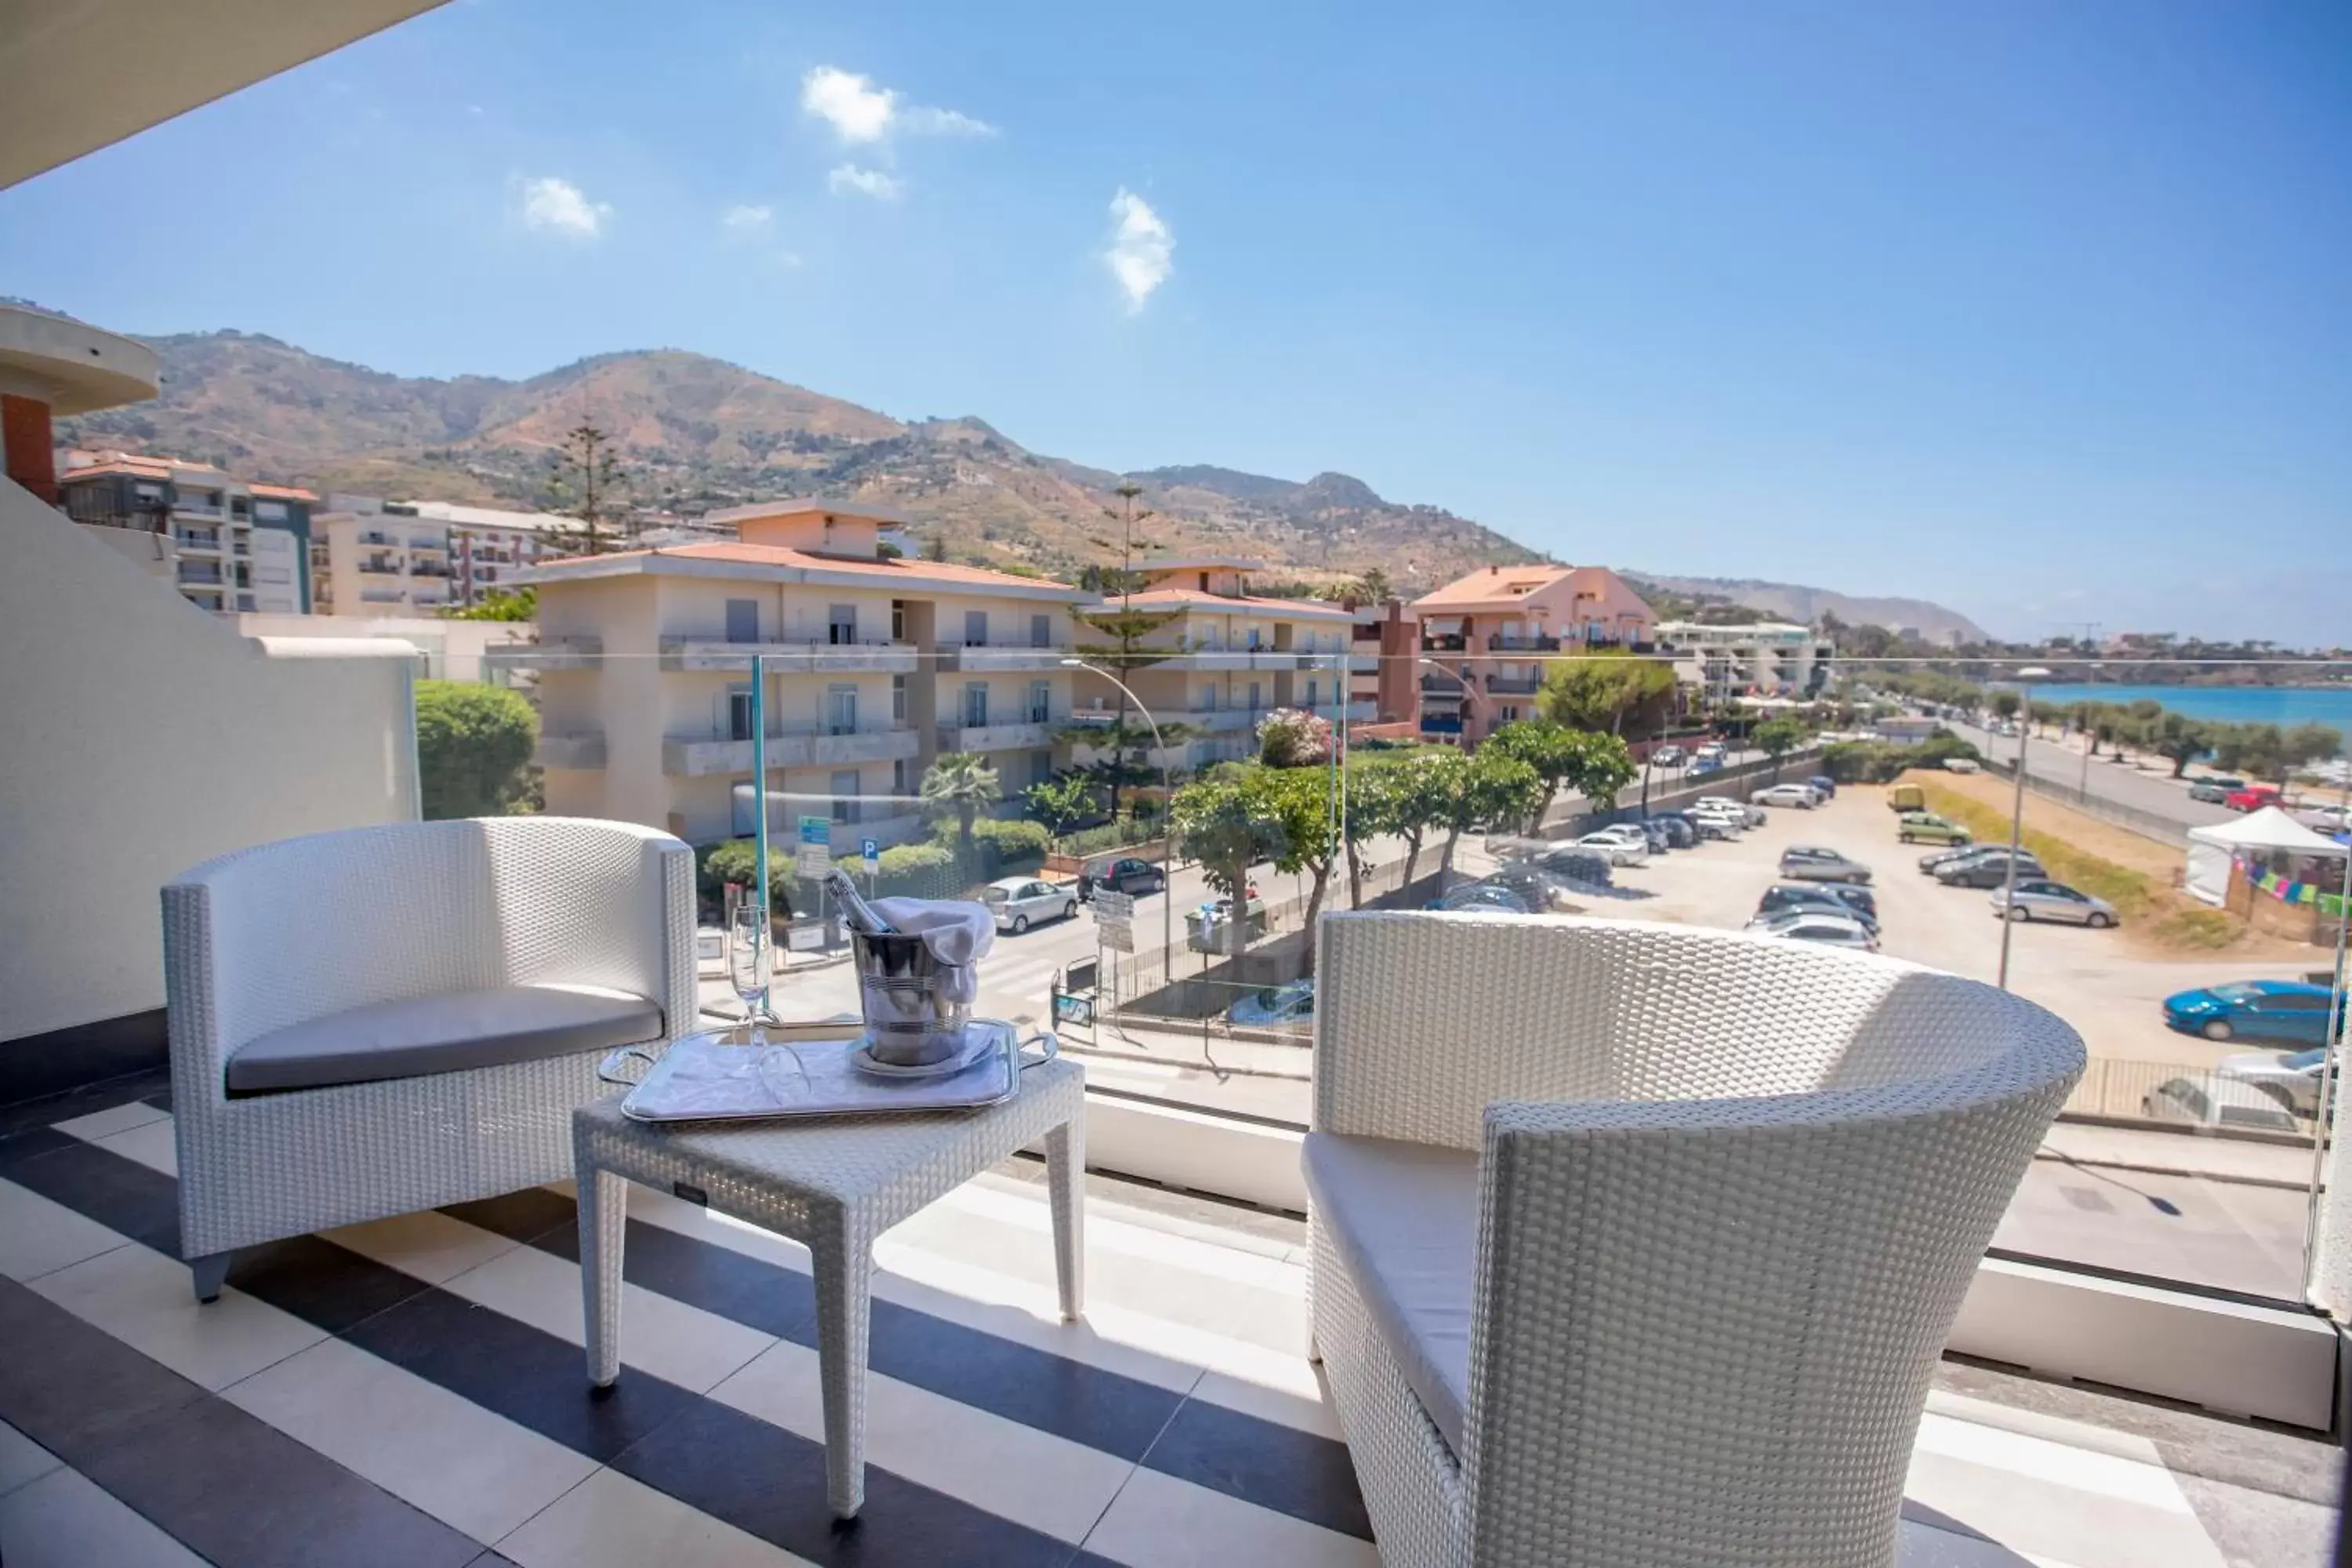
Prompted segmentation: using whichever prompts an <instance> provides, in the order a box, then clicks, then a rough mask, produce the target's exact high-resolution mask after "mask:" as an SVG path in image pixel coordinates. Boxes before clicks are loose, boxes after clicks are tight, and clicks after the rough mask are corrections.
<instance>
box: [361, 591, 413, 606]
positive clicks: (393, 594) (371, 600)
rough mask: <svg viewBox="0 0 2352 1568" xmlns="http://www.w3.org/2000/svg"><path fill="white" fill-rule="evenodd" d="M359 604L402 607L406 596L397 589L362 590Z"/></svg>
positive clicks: (406, 598) (405, 601)
mask: <svg viewBox="0 0 2352 1568" xmlns="http://www.w3.org/2000/svg"><path fill="white" fill-rule="evenodd" d="M360 602H361V603H362V604H363V605H404V604H406V603H407V602H408V595H406V594H405V593H404V592H403V591H401V590H400V589H398V588H362V589H361V590H360Z"/></svg>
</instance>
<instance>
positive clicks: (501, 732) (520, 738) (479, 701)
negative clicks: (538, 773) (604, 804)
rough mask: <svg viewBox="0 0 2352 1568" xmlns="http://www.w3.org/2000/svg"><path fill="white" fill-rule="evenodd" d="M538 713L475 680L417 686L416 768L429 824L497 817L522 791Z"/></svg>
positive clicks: (535, 740) (513, 805)
mask: <svg viewBox="0 0 2352 1568" xmlns="http://www.w3.org/2000/svg"><path fill="white" fill-rule="evenodd" d="M538 743H539V715H538V714H537V713H535V712H533V711H532V710H531V706H530V703H529V702H527V701H525V700H523V698H522V697H521V696H520V694H519V693H517V692H513V691H509V690H508V689H506V688H505V687H503V686H484V685H481V684H479V683H478V682H475V681H461V680H420V681H418V682H417V683H416V766H417V774H418V784H419V785H420V787H421V791H422V794H423V795H424V815H425V818H426V820H428V821H446V820H448V819H449V818H452V817H460V816H506V815H507V814H509V812H511V811H513V810H514V809H515V808H516V806H517V805H518V803H519V802H520V801H521V800H522V798H523V797H524V795H526V794H527V792H528V789H529V780H528V778H527V777H526V773H525V770H526V769H528V768H529V767H530V753H531V749H532V748H533V747H534V746H536V745H537V744H538Z"/></svg>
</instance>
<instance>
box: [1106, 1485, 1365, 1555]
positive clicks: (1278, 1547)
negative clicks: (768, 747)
mask: <svg viewBox="0 0 2352 1568" xmlns="http://www.w3.org/2000/svg"><path fill="white" fill-rule="evenodd" d="M1086 1547H1087V1551H1089V1552H1099V1553H1100V1554H1102V1555H1103V1556H1105V1557H1108V1558H1112V1559H1114V1560H1116V1561H1118V1562H1119V1563H1126V1564H1127V1568H1235V1565H1236V1564H1239V1563H1281V1564H1283V1568H1378V1565H1379V1563H1380V1555H1379V1553H1378V1552H1374V1551H1373V1550H1372V1543H1371V1542H1369V1541H1359V1540H1357V1539H1356V1538H1355V1537H1354V1536H1352V1535H1341V1534H1340V1533H1339V1532H1338V1531H1330V1530H1325V1529H1323V1528H1322V1527H1321V1526H1320V1525H1313V1524H1308V1523H1307V1522H1306V1521H1304V1520H1297V1519H1293V1518H1291V1517H1290V1516H1289V1515H1288V1514H1286V1513H1276V1512H1275V1511H1274V1510H1272V1509H1267V1508H1260V1507H1258V1506H1257V1505H1256V1504H1255V1503H1249V1502H1244V1501H1242V1500H1240V1499H1238V1498H1233V1497H1228V1496H1226V1495H1225V1494H1224V1493H1223V1492H1217V1491H1211V1490H1210V1489H1208V1488H1206V1487H1197V1486H1194V1485H1193V1484H1192V1482H1190V1481H1180V1480H1178V1479H1175V1478H1174V1477H1173V1476H1163V1475H1161V1474H1160V1472H1158V1471H1157V1470H1147V1469H1138V1470H1137V1471H1136V1472H1135V1474H1134V1475H1133V1476H1131V1477H1129V1479H1128V1483H1127V1485H1126V1486H1125V1487H1123V1488H1122V1489H1120V1490H1119V1494H1118V1499H1117V1500H1115V1501H1114V1502H1113V1503H1112V1504H1111V1505H1110V1511H1109V1512H1108V1513H1107V1514H1105V1515H1103V1521H1102V1522H1101V1523H1100V1524H1098V1525H1097V1526H1095V1530H1094V1533H1093V1534H1091V1535H1089V1536H1087V1541H1086Z"/></svg>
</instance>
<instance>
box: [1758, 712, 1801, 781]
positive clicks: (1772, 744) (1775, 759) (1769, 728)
mask: <svg viewBox="0 0 2352 1568" xmlns="http://www.w3.org/2000/svg"><path fill="white" fill-rule="evenodd" d="M1748 739H1749V740H1751V741H1753V742H1756V749H1757V750H1758V751H1759V752H1763V753H1764V754H1765V755H1766V756H1768V757H1769V758H1771V759H1772V776H1773V777H1774V778H1775V779H1778V778H1779V777H1780V759H1781V758H1782V757H1785V756H1787V755H1788V754H1789V753H1790V752H1793V751H1795V750H1796V749H1797V748H1798V747H1799V746H1801V745H1803V744H1804V743H1805V727H1804V726H1803V725H1802V724H1800V723H1798V722H1797V721H1795V720H1794V719H1768V720H1766V721H1764V722H1763V723H1761V724H1759V725H1757V726H1756V729H1755V731H1754V732H1753V733H1751V734H1750V735H1749V736H1748Z"/></svg>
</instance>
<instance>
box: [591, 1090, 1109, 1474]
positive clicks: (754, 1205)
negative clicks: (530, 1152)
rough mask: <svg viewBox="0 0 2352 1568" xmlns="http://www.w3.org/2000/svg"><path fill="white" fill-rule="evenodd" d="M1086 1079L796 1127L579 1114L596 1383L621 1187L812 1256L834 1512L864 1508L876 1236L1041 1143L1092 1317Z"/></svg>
mask: <svg viewBox="0 0 2352 1568" xmlns="http://www.w3.org/2000/svg"><path fill="white" fill-rule="evenodd" d="M1085 1099H1086V1073H1085V1069H1083V1068H1080V1067H1079V1066H1078V1064H1077V1063H1076V1062H1073V1061H1066V1060H1061V1059H1058V1058H1057V1059H1055V1060H1052V1061H1047V1062H1043V1063H1040V1064H1038V1065H1035V1066H1033V1067H1031V1068H1028V1069H1026V1070H1025V1071H1024V1073H1023V1074H1022V1084H1021V1092H1020V1093H1019V1094H1018V1095H1016V1096H1014V1097H1013V1099H1011V1100H1007V1101H1005V1102H1004V1103H1003V1104H1002V1105H993V1106H989V1107H987V1108H985V1109H982V1110H963V1111H945V1112H931V1113H928V1114H923V1115H913V1116H832V1117H821V1118H813V1119H811V1120H808V1121H766V1122H746V1123H741V1124H737V1125H732V1126H730V1125H722V1124H719V1123H715V1122H700V1123H691V1124H681V1125H677V1126H669V1127H661V1126H651V1125H647V1124H646V1123H643V1122H638V1121H631V1120H629V1118H627V1117H625V1116H624V1115H622V1114H621V1109H620V1100H619V1098H618V1097H615V1098H614V1099H612V1100H603V1101H601V1102H599V1103H597V1104H595V1105H591V1106H586V1107H583V1109H581V1110H575V1111H574V1112H572V1153H573V1158H574V1161H575V1163H576V1165H577V1172H578V1176H579V1184H580V1293H581V1299H582V1306H583V1311H584V1314H585V1317H586V1320H587V1339H588V1380H589V1382H591V1383H592V1384H595V1385H596V1386H598V1387H600V1388H601V1387H605V1386H607V1385H609V1384H612V1383H613V1382H614V1380H615V1379H616V1378H618V1377H619V1376H620V1373H621V1249H622V1245H623V1238H624V1237H625V1234H626V1232H625V1228H624V1226H625V1220H626V1217H627V1189H626V1188H625V1186H624V1185H623V1183H624V1182H642V1183H644V1184H646V1185H647V1186H649V1187H657V1188H660V1189H661V1190H662V1191H665V1192H672V1193H676V1194H678V1195H679V1196H682V1197H686V1198H688V1199H691V1200H692V1201H695V1202H698V1203H703V1204H707V1205H709V1207H711V1208H713V1209H716V1210H718V1211H719V1213H720V1214H723V1215H730V1216H731V1217H733V1218H736V1219H740V1220H745V1221H748V1222H749V1223H751V1224H752V1225H756V1226H760V1227H761V1228H762V1229H764V1230H772V1231H774V1232H776V1233H777V1234H779V1235H782V1236H788V1237H792V1238H793V1240H795V1241H798V1242H801V1243H803V1245H805V1246H806V1247H808V1249H809V1253H810V1256H811V1261H812V1266H813V1267H812V1272H813V1273H814V1275H815V1280H816V1312H817V1361H818V1367H819V1377H820V1382H821V1384H822V1386H823V1390H824V1449H825V1453H824V1464H825V1490H826V1496H827V1499H828V1500H829V1501H830V1502H831V1503H832V1505H833V1511H834V1513H835V1516H836V1517H838V1518H841V1519H849V1518H852V1517H854V1516H855V1515H856V1512H857V1510H858V1509H859V1508H860V1507H861V1506H862V1505H863V1504H864V1503H865V1500H866V1454H865V1448H866V1331H867V1327H868V1324H869V1321H870V1318H871V1301H872V1298H871V1295H870V1288H871V1283H872V1281H871V1276H872V1272H873V1268H874V1241H875V1238H876V1237H878V1236H880V1235H881V1234H882V1233H883V1232H884V1231H885V1230H887V1229H888V1228H889V1227H890V1226H893V1225H896V1224H897V1223H898V1221H900V1220H902V1219H905V1218H906V1217H907V1216H908V1215H912V1214H914V1213H915V1212H916V1211H917V1210H919V1209H921V1208H922V1207H924V1206H925V1205H928V1204H929V1203H931V1202H932V1201H933V1200H934V1199H937V1198H940V1197H942V1196H944V1195H945V1194H947V1193H949V1192H950V1191H951V1190H953V1189H954V1188H956V1187H958V1186H961V1185H962V1184H964V1183H965V1182H967V1181H969V1180H971V1178H972V1177H973V1176H976V1175H978V1174H979V1173H981V1172H982V1171H984V1170H986V1169H988V1168H989V1167H990V1166H991V1165H993V1164H995V1163H997V1162H998V1161H1000V1160H1003V1159H1004V1158H1006V1157H1007V1156H1009V1155H1011V1154H1012V1153H1013V1152H1014V1151H1015V1150H1019V1149H1024V1148H1026V1147H1027V1146H1029V1145H1030V1144H1032V1143H1035V1142H1039V1141H1041V1140H1042V1141H1043V1142H1044V1143H1045V1165H1046V1172H1047V1183H1046V1184H1047V1188H1048V1190H1049V1191H1050V1193H1051V1194H1052V1199H1053V1206H1054V1267H1055V1278H1056V1280H1057V1282H1058V1283H1059V1285H1060V1287H1061V1298H1062V1316H1063V1318H1064V1319H1065V1320H1066V1321H1076V1318H1077V1316H1078V1314H1079V1312H1080V1311H1081V1310H1083V1309H1084V1306H1085V1300H1084V1297H1085V1281H1084V1278H1083V1275H1082V1272H1081V1269H1082V1258H1083V1255H1084V1220H1085V1215H1084V1194H1083V1192H1082V1188H1081V1184H1082V1182H1083V1181H1084V1177H1085V1171H1086V1144H1085V1131H1084V1127H1083V1124H1082V1122H1081V1121H1080V1118H1081V1117H1082V1116H1083V1114H1084V1110H1085Z"/></svg>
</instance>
